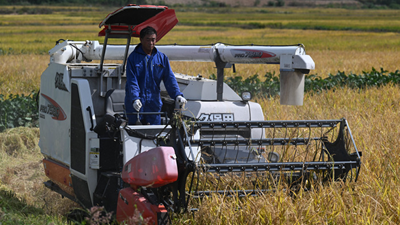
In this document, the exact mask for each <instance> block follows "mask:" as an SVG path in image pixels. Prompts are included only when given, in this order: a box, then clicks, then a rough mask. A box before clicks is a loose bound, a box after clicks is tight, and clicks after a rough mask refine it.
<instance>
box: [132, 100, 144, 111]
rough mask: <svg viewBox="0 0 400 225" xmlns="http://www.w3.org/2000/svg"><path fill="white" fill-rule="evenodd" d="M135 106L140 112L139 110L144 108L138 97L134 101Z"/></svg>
mask: <svg viewBox="0 0 400 225" xmlns="http://www.w3.org/2000/svg"><path fill="white" fill-rule="evenodd" d="M133 108H134V109H135V110H136V111H138V112H139V110H140V109H141V108H142V102H141V101H140V100H139V99H136V100H135V101H134V102H133Z"/></svg>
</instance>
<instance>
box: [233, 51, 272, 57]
mask: <svg viewBox="0 0 400 225" xmlns="http://www.w3.org/2000/svg"><path fill="white" fill-rule="evenodd" d="M231 54H232V55H233V57H235V58H250V59H253V58H270V57H274V56H275V54H274V53H272V52H266V51H260V50H254V49H232V50H231Z"/></svg>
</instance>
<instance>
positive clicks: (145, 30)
mask: <svg viewBox="0 0 400 225" xmlns="http://www.w3.org/2000/svg"><path fill="white" fill-rule="evenodd" d="M152 34H155V35H156V36H157V31H156V29H154V28H153V27H150V26H147V27H145V28H143V29H142V30H141V31H140V39H143V38H144V37H145V36H146V35H152Z"/></svg>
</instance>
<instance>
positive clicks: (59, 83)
mask: <svg viewBox="0 0 400 225" xmlns="http://www.w3.org/2000/svg"><path fill="white" fill-rule="evenodd" d="M177 22H178V21H177V19H176V16H175V12H174V10H172V9H168V8H167V7H165V6H151V5H146V6H137V5H128V6H125V7H122V8H120V9H118V10H116V11H115V12H113V13H110V14H109V15H108V16H107V17H106V19H105V20H103V21H102V22H101V23H100V27H104V29H103V30H102V31H100V33H99V35H100V36H105V39H104V44H103V45H101V44H100V43H99V42H98V41H70V40H65V41H63V42H60V41H58V42H57V44H56V46H55V47H54V48H53V49H51V50H50V51H49V54H50V63H49V66H48V68H47V69H46V70H45V71H44V72H43V74H42V76H41V89H40V96H39V115H40V119H39V123H40V142H39V146H40V149H41V152H42V154H43V156H44V159H43V164H44V169H45V173H46V176H47V177H48V178H49V180H48V181H47V182H45V185H46V187H48V188H50V189H51V190H54V191H56V192H58V193H60V194H61V195H62V196H65V197H68V198H70V199H71V200H73V201H76V202H78V203H79V204H81V205H82V206H83V207H85V208H91V207H93V206H104V207H105V209H106V210H107V211H109V212H114V214H115V215H116V219H117V221H119V222H121V221H127V220H129V218H131V217H133V216H134V215H136V214H137V213H139V214H140V215H141V216H142V217H143V218H145V219H149V220H150V223H154V224H166V223H168V222H169V221H170V216H171V215H172V214H174V213H182V212H187V211H193V210H196V209H195V207H193V206H194V205H191V204H189V203H190V201H191V200H193V199H201V198H203V197H205V196H212V195H214V194H223V195H226V196H231V195H235V196H239V197H241V196H248V195H257V194H259V193H262V192H268V191H272V190H275V189H276V188H289V189H290V190H294V191H296V190H299V189H300V188H303V189H309V188H311V187H312V185H314V184H315V183H316V182H318V183H325V182H330V181H336V180H340V181H345V182H348V181H356V180H357V178H358V175H359V172H360V165H361V160H360V157H361V152H359V151H358V150H357V147H356V145H355V142H354V139H353V135H352V133H351V130H350V127H349V125H348V123H347V121H346V120H345V119H339V120H301V121H296V120H294V121H265V120H264V113H263V111H262V108H261V106H260V105H259V104H258V103H255V102H252V101H250V100H251V93H249V92H244V93H241V96H239V95H238V94H237V93H236V92H235V91H233V90H232V89H231V88H230V87H229V86H228V85H227V84H225V83H224V82H223V81H224V69H225V68H230V67H233V66H234V65H235V64H240V63H246V64H277V65H279V66H280V80H281V82H280V83H281V88H280V98H281V104H286V105H302V104H303V92H304V74H306V73H308V72H309V71H310V70H313V69H314V67H315V65H314V61H313V60H312V59H311V57H310V56H309V55H306V53H305V49H304V46H303V45H294V46H254V45H250V46H234V45H226V44H222V43H217V44H213V45H207V46H182V45H175V44H174V45H159V46H157V48H158V50H160V51H161V52H163V53H165V54H166V55H167V56H168V57H169V59H170V60H171V61H200V62H212V63H215V65H216V68H217V80H216V81H215V80H210V79H206V78H204V77H202V76H196V77H195V76H189V75H184V74H179V73H175V77H176V79H177V81H178V84H179V87H180V90H181V92H182V93H183V94H184V96H185V98H186V99H187V100H188V102H187V104H186V106H185V108H184V109H176V108H175V103H174V100H173V99H171V98H170V97H169V96H168V93H167V92H166V90H165V88H164V87H163V85H162V86H161V98H162V101H163V108H162V110H161V112H147V113H157V114H160V115H161V121H162V124H161V125H128V121H127V117H126V112H125V110H124V98H125V89H124V87H125V83H126V75H125V64H126V59H127V56H128V55H129V53H130V52H131V51H132V50H133V49H134V47H135V46H134V45H131V44H130V41H131V37H138V35H139V32H140V30H141V29H142V28H144V27H146V26H152V27H154V28H155V29H156V30H157V32H158V36H157V37H158V38H159V39H160V38H161V37H163V36H164V35H165V34H166V33H168V31H169V30H170V29H172V28H173V27H174V26H175V25H176V24H177ZM113 38H125V39H126V40H127V42H126V45H109V44H108V42H109V40H110V39H113ZM93 60H95V62H92V61H93ZM107 60H113V61H115V60H122V63H114V62H113V63H105V62H106V61H107Z"/></svg>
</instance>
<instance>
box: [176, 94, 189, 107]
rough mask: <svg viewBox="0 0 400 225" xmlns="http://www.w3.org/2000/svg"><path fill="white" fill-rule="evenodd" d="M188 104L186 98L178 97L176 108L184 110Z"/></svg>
mask: <svg viewBox="0 0 400 225" xmlns="http://www.w3.org/2000/svg"><path fill="white" fill-rule="evenodd" d="M186 102H187V100H186V98H184V97H182V96H180V95H178V96H176V99H175V107H176V108H179V107H180V108H184V107H185V104H186Z"/></svg>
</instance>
